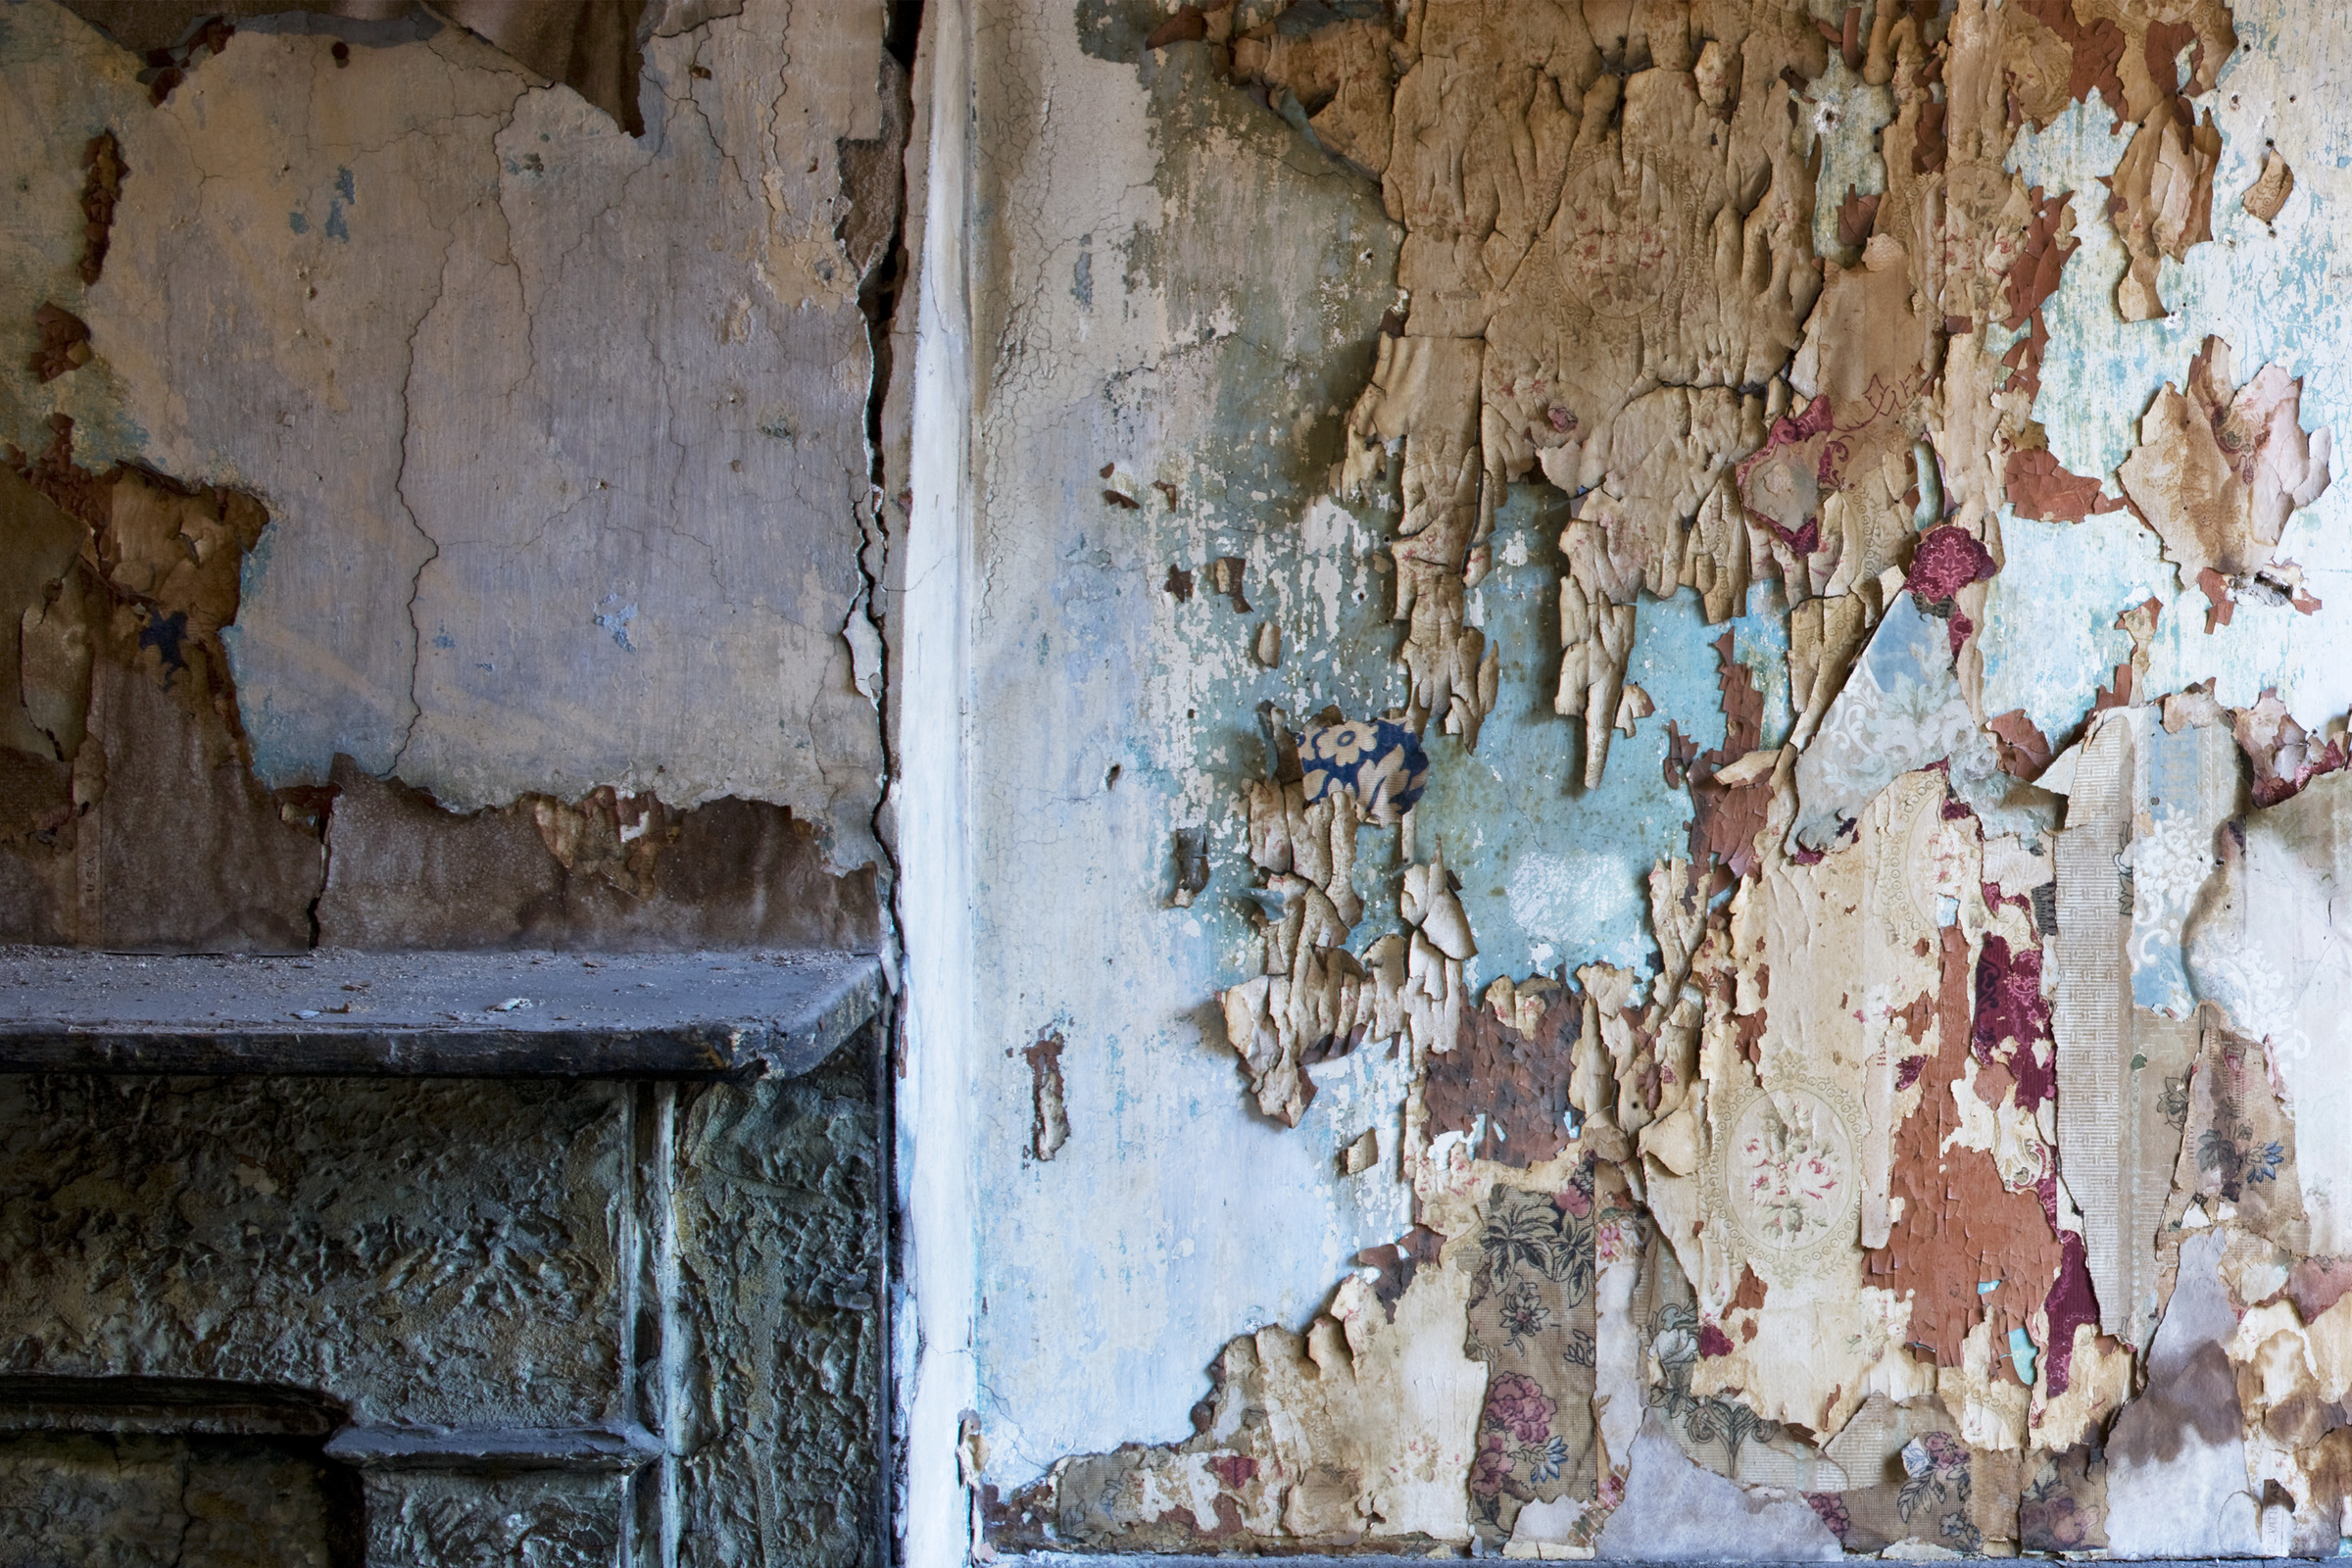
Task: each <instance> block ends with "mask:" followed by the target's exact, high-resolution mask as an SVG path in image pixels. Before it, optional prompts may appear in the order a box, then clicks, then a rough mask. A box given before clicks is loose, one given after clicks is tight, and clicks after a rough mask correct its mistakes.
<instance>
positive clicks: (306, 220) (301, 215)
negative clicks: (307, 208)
mask: <svg viewBox="0 0 2352 1568" xmlns="http://www.w3.org/2000/svg"><path fill="white" fill-rule="evenodd" d="M286 227H288V228H290V229H292V230H293V231H294V232H295V233H297V234H308V233H309V232H310V231H311V219H310V215H309V214H308V213H305V212H304V211H303V210H302V209H301V208H299V207H297V208H296V209H294V211H292V212H290V213H288V214H287V215H286Z"/></svg>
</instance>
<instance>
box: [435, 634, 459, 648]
mask: <svg viewBox="0 0 2352 1568" xmlns="http://www.w3.org/2000/svg"><path fill="white" fill-rule="evenodd" d="M433 646H434V647H435V648H455V647H457V646H458V640H457V639H456V638H454V637H452V636H451V635H450V634H449V633H447V632H445V631H443V632H435V633H434V634H433Z"/></svg>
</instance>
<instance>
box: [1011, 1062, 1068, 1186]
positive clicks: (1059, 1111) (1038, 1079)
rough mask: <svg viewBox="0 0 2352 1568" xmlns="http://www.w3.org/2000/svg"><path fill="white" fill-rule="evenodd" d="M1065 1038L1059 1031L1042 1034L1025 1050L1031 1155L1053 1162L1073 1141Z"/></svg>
mask: <svg viewBox="0 0 2352 1568" xmlns="http://www.w3.org/2000/svg"><path fill="white" fill-rule="evenodd" d="M1061 1051H1062V1038H1061V1035H1060V1034H1059V1033H1058V1032H1057V1031H1053V1030H1045V1031H1041V1032H1040V1033H1039V1035H1038V1037H1037V1042H1036V1044H1034V1045H1030V1046H1024V1047H1023V1048H1022V1049H1021V1059H1022V1060H1024V1061H1026V1062H1028V1063H1029V1152H1030V1153H1031V1154H1033V1155H1035V1156H1036V1157H1037V1158H1039V1159H1052V1158H1053V1157H1054V1155H1055V1154H1058V1153H1060V1152H1061V1147H1062V1145H1064V1144H1066V1143H1068V1142H1069V1141H1070V1113H1069V1105H1068V1102H1067V1101H1066V1099H1065V1098H1064V1096H1063V1092H1062V1084H1061Z"/></svg>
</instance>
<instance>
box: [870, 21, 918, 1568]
mask: <svg viewBox="0 0 2352 1568" xmlns="http://www.w3.org/2000/svg"><path fill="white" fill-rule="evenodd" d="M922 24H923V3H922V0H891V4H890V5H889V8H888V10H887V11H886V12H885V13H884V18H883V45H884V47H885V48H886V49H888V51H889V53H890V58H891V60H892V61H894V62H895V63H896V67H897V69H896V70H892V71H889V72H888V73H887V75H888V78H889V80H888V83H887V85H888V88H889V90H891V91H893V92H895V93H896V95H897V102H896V103H895V104H894V105H893V106H892V109H893V111H894V112H895V115H896V120H895V124H896V126H897V129H898V134H897V135H896V136H895V137H890V138H886V140H887V142H888V144H889V150H890V156H891V157H892V159H893V160H894V166H895V167H894V177H893V181H892V183H893V188H894V189H895V190H896V193H897V199H896V201H895V202H893V204H892V208H891V215H892V216H891V229H890V235H889V239H888V242H887V243H886V244H885V245H884V246H883V247H882V250H881V253H880V255H879V256H878V257H877V258H876V260H875V262H874V265H873V266H872V268H871V270H869V271H868V272H867V274H866V276H865V278H864V280H863V282H862V283H861V284H860V285H859V287H858V309H859V310H861V311H862V312H863V313H864V315H865V323H866V325H865V331H866V344H867V348H868V351H869V353H870V354H871V357H872V365H873V371H872V379H871V380H870V381H869V382H868V384H867V387H866V399H865V442H866V462H867V465H868V466H867V473H866V478H867V483H868V485H869V487H870V488H869V490H868V492H867V512H868V515H867V517H866V519H865V521H864V524H863V525H864V526H865V527H866V528H867V530H868V533H869V539H870V537H871V535H872V534H875V533H878V534H879V535H880V536H881V542H882V546H883V548H882V552H881V553H880V555H879V556H878V557H875V558H869V557H868V556H867V554H866V553H865V552H864V551H863V550H861V551H860V552H859V554H858V565H859V569H860V570H861V571H863V572H864V573H865V598H864V613H865V615H866V618H867V620H868V621H869V622H870V623H871V624H872V625H873V627H874V630H875V632H876V633H877V634H878V635H879V638H880V645H881V669H880V679H881V686H880V697H879V701H878V702H877V705H876V706H877V708H878V709H879V711H880V713H881V716H882V757H883V766H884V768H885V769H886V775H885V783H884V787H883V796H882V799H881V800H880V801H878V802H876V804H875V808H874V822H873V826H874V842H875V843H876V844H878V845H880V846H881V848H882V853H883V855H884V856H885V857H886V858H888V859H889V860H890V861H891V864H890V867H889V870H890V883H891V885H890V892H889V899H888V902H889V906H890V909H891V915H892V918H891V920H890V923H889V929H888V930H887V931H886V932H885V934H884V940H885V941H886V942H894V943H895V942H896V941H897V940H898V931H899V929H900V926H899V922H898V920H897V918H896V916H897V904H898V875H897V873H898V865H897V852H896V846H895V844H894V843H893V842H892V838H891V836H890V835H888V834H886V833H885V831H884V828H885V825H886V824H885V820H884V813H885V810H886V809H887V805H888V802H889V799H890V793H889V792H890V782H891V781H895V780H896V778H897V776H898V770H899V758H898V748H897V746H896V744H895V743H894V738H893V736H892V733H891V717H890V714H891V706H890V703H891V684H892V679H893V676H894V674H895V671H894V670H893V669H892V667H891V643H890V638H889V636H888V635H887V631H888V613H887V611H885V610H884V608H883V606H882V602H881V599H880V595H881V594H882V593H883V592H884V585H885V580H886V574H887V571H888V567H889V554H888V552H889V548H890V544H891V537H892V533H893V528H892V516H893V514H894V512H895V513H896V515H897V520H898V522H899V524H900V526H901V527H902V528H903V527H904V523H905V519H906V511H907V507H908V506H909V505H910V504H911V499H912V497H911V492H910V490H909V489H908V484H909V479H908V476H907V474H904V473H900V474H893V473H891V472H890V471H889V462H888V442H887V440H886V437H885V431H884V414H885V411H886V409H887V407H888V405H889V402H890V394H891V386H892V380H893V377H894V376H895V375H896V374H897V373H899V368H898V366H897V365H896V364H895V362H894V359H893V356H892V352H891V339H892V335H893V332H894V330H895V328H896V326H897V324H898V312H899V305H900V302H901V301H902V300H903V299H906V298H907V297H909V296H910V295H911V293H912V290H911V289H910V287H909V286H908V285H909V283H910V281H911V280H912V278H913V276H914V270H915V262H914V257H913V256H912V254H911V253H910V252H909V251H908V250H907V205H908V204H909V203H910V202H913V201H917V200H920V199H921V194H922V193H921V192H919V191H914V190H909V189H908V188H907V172H906V171H907V145H908V138H909V137H910V136H911V135H912V132H913V124H914V112H913V111H914V104H913V76H914V61H915V49H916V43H917V40H918V39H919V37H920V36H921V30H922ZM911 368H912V367H911V366H910V367H908V369H909V370H911ZM900 1026H901V1019H900V1016H899V1010H898V1009H897V1008H896V1007H893V1006H889V1005H888V1004H887V1003H886V1004H885V1013H884V1017H883V1020H882V1023H881V1025H880V1027H881V1029H882V1031H883V1036H882V1044H881V1048H880V1049H878V1050H876V1051H875V1052H874V1053H873V1054H872V1059H873V1074H874V1078H873V1094H874V1110H875V1115H876V1116H877V1118H878V1119H879V1124H880V1136H879V1138H878V1139H877V1140H876V1143H877V1146H878V1149H879V1159H878V1162H877V1163H878V1168H877V1170H876V1172H875V1180H876V1184H877V1189H878V1191H877V1193H876V1197H877V1200H878V1201H877V1202H876V1205H875V1208H876V1212H877V1214H878V1215H879V1216H880V1218H881V1230H882V1235H881V1236H880V1237H879V1238H878V1239H877V1246H876V1247H875V1249H874V1299H875V1300H876V1301H877V1302H878V1303H879V1305H880V1308H881V1311H880V1316H879V1323H880V1328H879V1334H880V1343H879V1345H878V1347H877V1349H878V1363H879V1372H880V1377H881V1385H882V1386H881V1390H880V1397H879V1398H878V1399H877V1400H876V1411H875V1437H876V1442H877V1445H878V1446H879V1448H880V1453H879V1455H878V1457H879V1459H880V1461H881V1462H880V1464H879V1465H878V1466H877V1467H876V1472H877V1474H876V1491H877V1494H878V1495H876V1496H875V1498H874V1507H875V1518H876V1520H877V1521H879V1522H881V1524H882V1528H881V1529H880V1530H878V1531H876V1533H875V1536H876V1539H875V1541H874V1543H873V1546H872V1557H873V1559H874V1561H875V1563H876V1564H877V1568H893V1565H895V1564H897V1563H898V1562H899V1561H901V1560H902V1558H903V1555H904V1553H903V1550H902V1543H903V1540H904V1538H903V1535H902V1533H901V1532H902V1528H903V1527H902V1522H901V1521H900V1519H899V1517H898V1509H897V1506H896V1503H897V1499H898V1498H899V1497H900V1496H901V1495H904V1492H905V1486H904V1480H905V1476H904V1472H905V1455H904V1453H903V1451H902V1450H903V1444H902V1441H901V1438H900V1435H899V1432H898V1430H897V1427H898V1422H897V1420H896V1417H897V1413H898V1412H897V1378H896V1376H895V1368H896V1360H897V1356H896V1351H895V1338H896V1336H895V1334H894V1332H893V1328H894V1325H893V1316H894V1314H893V1312H892V1307H891V1300H892V1291H893V1284H894V1281H895V1279H896V1278H898V1277H899V1266H898V1265H899V1259H898V1242H899V1237H900V1236H901V1235H902V1234H903V1228H902V1226H901V1224H900V1221H899V1213H898V1201H897V1194H898V1168H897V1158H896V1155H897V1136H896V1128H897V1124H898V1106H897V1095H896V1089H897V1080H898V1072H897V1070H896V1069H897V1066H898V1064H899V1062H900V1061H901V1059H902V1057H901V1050H900V1049H899V1047H898V1038H899V1037H898V1031H899V1028H900Z"/></svg>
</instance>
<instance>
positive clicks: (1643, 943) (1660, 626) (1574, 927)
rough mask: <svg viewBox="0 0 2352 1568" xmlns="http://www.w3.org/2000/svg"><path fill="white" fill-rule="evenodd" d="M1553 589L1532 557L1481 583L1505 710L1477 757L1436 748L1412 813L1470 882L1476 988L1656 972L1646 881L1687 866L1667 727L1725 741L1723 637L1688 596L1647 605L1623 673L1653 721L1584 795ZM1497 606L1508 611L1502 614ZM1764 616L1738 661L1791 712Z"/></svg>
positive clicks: (1757, 618)
mask: <svg viewBox="0 0 2352 1568" xmlns="http://www.w3.org/2000/svg"><path fill="white" fill-rule="evenodd" d="M1557 576H1558V574H1557V567H1556V565H1554V564H1550V563H1549V561H1548V560H1547V559H1546V560H1542V561H1538V560H1531V561H1530V562H1529V564H1527V565H1525V566H1521V567H1517V568H1508V569H1504V568H1498V569H1497V571H1496V573H1495V574H1494V575H1491V576H1490V577H1489V578H1488V580H1487V582H1486V583H1485V584H1484V585H1483V586H1482V589H1481V592H1482V594H1483V595H1484V597H1485V602H1486V604H1487V606H1488V630H1489V635H1490V636H1500V637H1503V638H1504V639H1505V640H1504V641H1503V642H1502V643H1501V644H1500V646H1501V648H1502V649H1503V657H1504V660H1505V668H1504V671H1503V675H1502V679H1501V682H1500V690H1501V692H1502V693H1503V700H1502V701H1501V702H1500V703H1499V704H1498V705H1497V707H1496V709H1495V712H1494V713H1492V714H1490V715H1489V716H1488V718H1487V721H1486V724H1485V726H1484V728H1483V729H1482V731H1481V733H1480V737H1479V745H1478V750H1477V751H1476V752H1465V751H1463V750H1462V748H1461V746H1460V745H1459V743H1458V742H1455V741H1453V740H1450V739H1441V740H1437V741H1435V742H1434V743H1432V745H1431V749H1430V756H1431V767H1430V787H1429V793H1428V794H1427V795H1425V796H1424V797H1423V798H1422V801H1421V805H1420V807H1419V808H1418V809H1417V810H1416V811H1415V813H1414V824H1415V828H1416V831H1417V832H1418V834H1419V835H1420V841H1421V842H1420V848H1421V850H1422V853H1423V854H1425V855H1426V854H1427V853H1429V850H1430V849H1431V848H1432V847H1434V846H1435V845H1437V844H1439V843H1443V845H1444V847H1445V852H1446V865H1447V866H1448V867H1449V868H1450V869H1452V870H1453V872H1454V874H1455V875H1456V876H1458V877H1459V878H1460V879H1461V884H1462V890H1461V900H1462V908H1463V912H1464V913H1466V914H1467V915H1468V916H1469V918H1470V926H1471V929H1472V930H1473V931H1475V932H1477V933H1478V943H1479V953H1478V956H1477V957H1476V958H1474V959H1473V960H1472V961H1471V963H1470V965H1469V966H1468V971H1467V972H1468V975H1469V978H1470V979H1471V981H1472V983H1473V984H1474V985H1483V984H1484V983H1486V982H1487V981H1488V980H1491V979H1493V978H1494V977H1495V976H1497V975H1506V974H1507V975H1512V976H1525V975H1530V974H1537V973H1549V974H1558V973H1560V972H1561V971H1562V970H1563V969H1566V970H1568V971H1571V972H1573V971H1574V969H1575V968H1576V967H1577V966H1579V965H1581V964H1585V963H1591V962H1595V961H1598V962H1605V963H1613V964H1618V965H1621V966H1623V967H1627V968H1634V969H1641V970H1643V971H1645V972H1646V971H1647V970H1648V969H1649V968H1650V967H1651V965H1652V963H1653V962H1654V946H1653V942H1652V938H1651V934H1650V928H1649V918H1648V909H1649V896H1648V884H1647V879H1648V876H1649V872H1650V869H1651V867H1652V866H1654V865H1655V864H1656V863H1657V861H1658V860H1659V859H1660V858H1665V857H1668V856H1675V855H1687V854H1689V853H1690V832H1691V800H1690V796H1689V794H1688V792H1687V791H1685V790H1683V789H1679V788H1670V787H1669V786H1668V785H1667V783H1666V776H1665V763H1666V753H1667V744H1668V742H1667V721H1668V719H1669V717H1672V718H1673V719H1674V720H1675V721H1676V723H1677V724H1678V725H1684V726H1688V727H1687V728H1686V729H1685V730H1684V733H1685V734H1686V735H1688V736H1689V738H1690V739H1691V740H1692V741H1693V742H1695V743H1696V744H1697V745H1698V746H1699V747H1700V748H1701V749H1702V750H1704V749H1712V748H1714V747H1718V746H1720V745H1722V744H1723V739H1724V718H1723V708H1722V701H1721V687H1720V685H1719V684H1718V675H1717V670H1718V662H1717V657H1716V652H1715V648H1714V643H1715V642H1716V641H1717V640H1718V639H1720V638H1721V637H1722V636H1723V634H1724V631H1725V630H1726V628H1725V627H1723V626H1710V625H1708V624H1707V623H1706V618H1705V615H1704V613H1703V612H1702V611H1701V609H1700V605H1699V601H1698V596H1697V595H1696V594H1694V593H1692V592H1691V590H1689V589H1684V590H1682V591H1681V592H1679V593H1677V594H1676V595H1675V596H1674V598H1672V599H1670V600H1664V601H1658V600H1648V599H1644V600H1643V601H1642V603H1641V605H1640V606H1639V607H1638V609H1637V610H1636V612H1635V617H1636V618H1635V641H1634V653H1633V657H1632V659H1631V661H1630V662H1629V667H1628V671H1627V675H1628V678H1629V679H1630V680H1632V681H1634V682H1635V683H1636V684H1638V685H1640V686H1642V689H1643V690H1645V691H1647V692H1648V693H1649V695H1650V698H1651V701H1652V702H1653V703H1654V704H1655V705H1656V708H1657V712H1656V713H1655V714H1654V715H1653V716H1651V717H1649V718H1646V719H1642V720H1641V721H1640V722H1639V723H1638V724H1637V725H1636V726H1635V731H1634V734H1633V735H1632V736H1630V737H1629V736H1626V735H1624V734H1622V733H1620V734H1618V735H1616V736H1614V737H1613V739H1612V743H1611V745H1610V747H1609V762H1608V768H1607V771H1606V772H1605V773H1604V774H1603V776H1602V779H1601V783H1600V786H1599V787H1598V788H1597V789H1593V790H1587V789H1585V788H1583V767H1584V763H1583V758H1582V749H1581V733H1582V728H1583V726H1582V722H1581V720H1574V721H1572V720H1568V719H1564V718H1561V717H1560V716H1559V715H1558V714H1556V713H1554V712H1552V711H1551V707H1550V703H1549V701H1548V698H1549V694H1550V691H1551V687H1552V680H1551V679H1550V678H1549V677H1550V669H1549V664H1550V662H1551V661H1552V660H1554V659H1556V658H1557V652H1556V639H1555V638H1552V637H1549V636H1545V635H1544V634H1543V633H1542V631H1541V629H1540V626H1539V625H1538V624H1537V622H1538V621H1539V620H1540V618H1541V617H1543V616H1549V615H1552V614H1556V613H1557V598H1556V595H1557V593H1558V581H1557ZM1754 603H1755V602H1754V601H1752V600H1751V604H1754ZM1498 606H1500V607H1503V608H1505V609H1508V610H1510V611H1511V612H1512V613H1510V614H1498V613H1497V607H1498ZM1765 619H1766V616H1765V615H1763V614H1757V615H1751V616H1749V617H1746V618H1745V620H1743V621H1740V622H1735V623H1733V625H1732V627H1731V628H1730V629H1731V631H1732V633H1733V650H1734V657H1735V658H1737V657H1738V654H1739V649H1740V637H1741V636H1742V635H1744V636H1746V637H1748V638H1749V640H1750V643H1751V646H1752V647H1753V649H1754V650H1755V654H1756V659H1757V662H1758V664H1759V665H1760V666H1761V667H1762V669H1763V671H1764V679H1763V680H1762V682H1761V684H1762V685H1763V686H1764V689H1765V691H1766V692H1767V694H1768V698H1769V694H1771V693H1773V692H1779V693H1781V694H1783V698H1782V701H1783V707H1784V710H1785V708H1786V692H1787V687H1788V679H1787V675H1786V662H1785V654H1784V653H1780V652H1778V651H1776V649H1775V647H1774V642H1773V637H1772V635H1771V633H1770V631H1769V630H1768V629H1767V628H1766V626H1765V624H1764V622H1765ZM1514 650H1516V651H1517V652H1514ZM1519 662H1524V663H1527V664H1530V665H1533V666H1535V667H1532V668H1530V669H1528V670H1527V671H1526V672H1525V673H1524V674H1520V673H1517V672H1515V671H1514V670H1513V669H1512V668H1511V667H1510V665H1511V664H1512V663H1519ZM1784 729H1785V724H1784Z"/></svg>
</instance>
